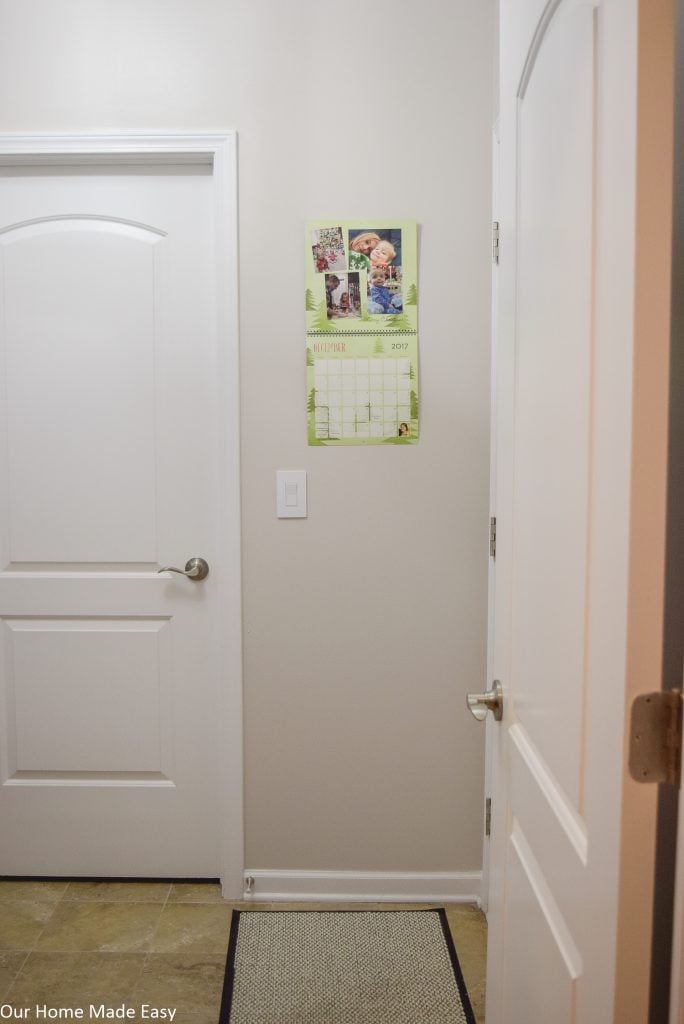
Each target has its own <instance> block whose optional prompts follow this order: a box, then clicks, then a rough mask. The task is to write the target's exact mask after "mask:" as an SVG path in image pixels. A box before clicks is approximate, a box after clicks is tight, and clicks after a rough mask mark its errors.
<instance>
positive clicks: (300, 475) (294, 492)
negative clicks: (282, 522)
mask: <svg viewBox="0 0 684 1024" xmlns="http://www.w3.org/2000/svg"><path fill="white" fill-rule="evenodd" d="M276 511H277V513H278V519H306V470H305V469H279V470H277V471H276Z"/></svg>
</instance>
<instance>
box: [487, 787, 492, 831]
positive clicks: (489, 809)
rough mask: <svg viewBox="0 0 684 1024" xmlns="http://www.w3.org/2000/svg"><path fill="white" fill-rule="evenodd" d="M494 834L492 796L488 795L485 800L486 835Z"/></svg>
mask: <svg viewBox="0 0 684 1024" xmlns="http://www.w3.org/2000/svg"><path fill="white" fill-rule="evenodd" d="M491 834H492V798H491V796H488V797H487V799H486V800H485V835H486V836H490V835H491Z"/></svg>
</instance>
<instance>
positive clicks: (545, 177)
mask: <svg viewBox="0 0 684 1024" xmlns="http://www.w3.org/2000/svg"><path fill="white" fill-rule="evenodd" d="M638 6H639V5H637V3H632V2H623V0H619V2H615V0H554V2H551V3H545V2H543V0H522V2H521V0H506V2H504V3H502V5H501V112H500V115H501V121H500V125H501V185H500V216H499V220H500V223H501V229H500V236H501V237H500V264H499V269H498V275H499V280H498V293H499V298H498V339H497V382H496V396H497V443H496V451H497V486H496V493H497V509H496V512H497V570H496V615H495V627H494V628H495V636H494V642H493V666H492V667H493V672H492V674H493V677H494V678H497V677H498V679H500V680H501V683H502V686H503V717H502V719H501V721H500V722H498V723H495V722H492V724H491V726H490V734H491V739H492V744H493V749H492V764H493V772H492V774H493V791H492V798H493V808H492V815H493V817H492V849H491V887H490V900H489V922H490V930H489V952H488V960H489V966H488V981H487V1021H488V1022H490V1024H501V1022H504V1021H506V1022H510V1024H520V1022H522V1021H524V1022H525V1024H547V1022H551V1021H552V1022H553V1024H571V1022H573V1024H590V1022H591V1024H608V1022H610V1021H613V1019H615V1020H619V1021H620V1022H621V1024H626V1022H627V1021H632V1020H634V1021H635V1022H636V1021H643V1020H646V1019H647V1009H646V1005H645V1002H644V1000H646V1001H647V998H648V972H649V963H650V948H649V935H650V927H651V906H652V905H651V903H650V896H649V894H650V891H651V886H652V877H653V871H652V867H653V865H652V861H649V856H651V855H652V846H653V836H654V809H655V799H656V794H655V787H653V791H652V792H650V793H648V792H647V791H646V789H645V788H644V787H641V793H640V794H639V795H637V796H635V794H634V791H635V790H638V789H639V787H638V786H637V785H636V783H631V782H628V781H626V780H625V769H624V764H625V761H626V755H625V752H624V736H623V733H624V731H625V705H626V697H627V696H628V694H629V691H630V688H631V687H633V685H634V684H635V682H636V683H637V684H638V686H639V688H641V689H646V690H647V689H649V688H651V689H657V688H658V687H659V685H660V663H659V650H660V648H659V644H660V642H661V641H660V637H661V635H662V633H661V627H662V596H663V595H662V572H663V528H664V494H665V477H664V472H665V463H664V452H665V446H666V416H665V409H666V407H667V388H668V383H667V365H666V364H667V361H666V358H664V356H663V354H664V353H666V352H667V350H668V345H669V337H668V330H667V328H668V310H669V291H668V284H667V282H668V279H669V221H668V216H670V215H671V214H669V213H668V203H669V199H668V194H669V187H670V185H669V175H668V163H667V160H668V152H670V153H671V139H670V141H668V139H669V138H670V136H671V124H672V121H671V105H670V106H668V104H671V95H670V94H669V93H668V86H667V79H666V76H665V77H662V78H659V74H660V72H656V73H655V74H654V70H653V69H654V67H655V66H656V65H657V64H658V62H659V66H660V67H661V68H662V67H663V66H665V67H666V66H667V61H668V59H670V60H671V49H672V47H671V36H668V27H667V22H668V16H667V11H666V10H665V9H666V8H667V6H668V5H667V4H660V3H652V4H650V5H646V6H647V7H648V8H649V17H650V16H652V15H653V14H654V12H656V10H657V9H660V25H659V26H653V25H650V26H646V27H644V26H643V25H640V24H639V20H638V18H639V16H640V15H641V12H640V11H639V10H638ZM663 11H664V12H665V13H664V14H663ZM641 16H643V15H641ZM656 20H657V19H656ZM670 29H671V22H670ZM640 33H641V34H640ZM643 33H645V35H644V34H643ZM649 33H650V34H649ZM658 33H660V34H658ZM649 53H650V55H651V58H653V57H654V56H655V61H656V63H655V64H654V65H653V66H652V67H651V69H650V74H649V69H648V65H647V63H641V64H640V62H643V61H647V58H648V56H649ZM668 55H670V56H668ZM644 84H646V85H647V86H650V88H651V90H652V94H651V95H650V97H649V99H650V101H651V102H654V105H655V107H656V113H655V118H654V117H649V116H645V109H646V108H643V109H642V114H641V116H640V117H639V118H638V117H637V96H639V99H640V102H642V99H641V97H642V93H641V91H640V90H641V89H642V88H643V87H644ZM644 102H647V101H646V100H645V101H644ZM649 131H652V132H653V137H652V138H648V132H649ZM642 139H644V140H645V141H642ZM668 147H669V149H668ZM654 158H657V159H658V160H659V161H661V163H662V166H661V169H660V176H659V177H656V176H655V173H654V167H653V166H652V161H653V159H654ZM656 184H657V187H656V188H654V186H655V185H656ZM644 195H645V196H647V197H648V202H647V204H646V205H644V204H643V202H642V197H643V196H644ZM654 196H657V199H654ZM659 581H660V582H659ZM659 624H660V625H659ZM635 801H636V804H635ZM635 806H638V807H639V808H640V810H639V812H638V814H637V818H636V819H635V820H638V825H637V827H636V829H634V832H635V833H638V834H631V835H629V834H628V830H629V826H630V821H632V816H633V815H634V814H635V812H634V807H635ZM639 844H641V848H642V849H643V850H645V851H646V852H645V855H644V858H643V860H642V870H640V871H637V872H635V873H634V874H633V875H630V870H631V868H630V863H632V862H633V861H634V851H635V850H638V849H639ZM649 850H651V854H649ZM636 859H637V861H638V857H637V858H636ZM644 893H645V896H644ZM625 944H626V946H627V947H628V952H627V953H626V954H625V948H624V947H625ZM634 949H639V950H640V954H639V956H638V957H637V958H636V960H637V963H636V966H635V969H634V970H631V969H630V970H629V971H626V970H625V964H626V963H629V962H630V961H629V958H630V957H631V956H633V951H634ZM627 975H629V977H627ZM630 986H632V989H633V992H634V996H633V998H632V997H628V998H626V997H625V993H627V992H629V991H630ZM614 1014H615V1017H614Z"/></svg>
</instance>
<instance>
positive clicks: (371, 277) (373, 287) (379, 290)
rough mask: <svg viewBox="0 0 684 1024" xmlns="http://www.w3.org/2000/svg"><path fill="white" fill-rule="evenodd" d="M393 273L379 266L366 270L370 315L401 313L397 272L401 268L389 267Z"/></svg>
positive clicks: (399, 284) (399, 275)
mask: <svg viewBox="0 0 684 1024" xmlns="http://www.w3.org/2000/svg"><path fill="white" fill-rule="evenodd" d="M391 269H392V270H393V271H395V273H393V274H390V273H389V270H384V269H383V268H382V267H381V266H374V267H371V269H370V270H369V272H368V305H367V309H368V312H369V314H370V315H371V316H379V315H381V314H388V313H389V314H390V315H393V314H397V313H402V312H403V309H404V304H403V299H402V295H401V274H400V273H397V271H400V269H401V268H399V267H393V268H391Z"/></svg>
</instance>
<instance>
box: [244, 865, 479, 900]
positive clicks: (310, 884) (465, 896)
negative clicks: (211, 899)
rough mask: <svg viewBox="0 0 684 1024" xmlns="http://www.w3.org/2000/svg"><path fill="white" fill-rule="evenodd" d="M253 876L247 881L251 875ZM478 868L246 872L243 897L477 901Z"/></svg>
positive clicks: (265, 898)
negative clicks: (470, 869) (452, 870)
mask: <svg viewBox="0 0 684 1024" xmlns="http://www.w3.org/2000/svg"><path fill="white" fill-rule="evenodd" d="M250 879H252V882H251V884H250V882H249V880H250ZM481 896H482V872H481V871H457V872H451V871H434V872H427V871H426V872H422V871H420V872H400V871H390V872H384V871H263V870H258V869H251V870H249V869H248V870H246V871H245V892H244V897H243V898H244V899H246V900H253V901H254V902H256V903H271V902H276V901H277V900H289V901H291V902H297V903H299V902H307V901H314V902H316V903H323V902H329V901H330V902H332V901H335V902H342V903H351V902H357V901H363V902H364V903H477V904H478V906H479V904H480V900H481Z"/></svg>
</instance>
